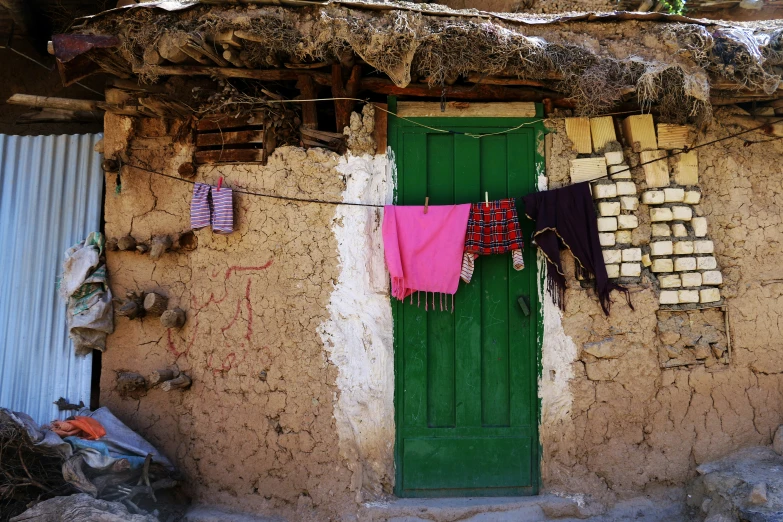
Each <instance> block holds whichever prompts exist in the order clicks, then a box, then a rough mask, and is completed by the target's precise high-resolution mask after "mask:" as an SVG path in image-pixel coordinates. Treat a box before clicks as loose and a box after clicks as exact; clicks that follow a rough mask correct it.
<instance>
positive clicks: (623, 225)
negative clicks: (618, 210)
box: [617, 214, 639, 230]
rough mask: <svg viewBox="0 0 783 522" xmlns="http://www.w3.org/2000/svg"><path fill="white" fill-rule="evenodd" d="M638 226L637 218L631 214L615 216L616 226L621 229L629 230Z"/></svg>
mask: <svg viewBox="0 0 783 522" xmlns="http://www.w3.org/2000/svg"><path fill="white" fill-rule="evenodd" d="M638 226H639V218H637V217H636V216H634V215H631V214H623V215H622V216H617V228H619V229H622V230H630V229H634V228H636V227H638Z"/></svg>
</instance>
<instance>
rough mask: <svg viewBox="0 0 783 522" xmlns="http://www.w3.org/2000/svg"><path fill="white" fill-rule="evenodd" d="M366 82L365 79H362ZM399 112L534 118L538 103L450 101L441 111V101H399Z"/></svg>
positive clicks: (416, 114) (431, 115)
mask: <svg viewBox="0 0 783 522" xmlns="http://www.w3.org/2000/svg"><path fill="white" fill-rule="evenodd" d="M362 82H363V83H364V80H362ZM397 114H399V115H400V116H403V117H405V118H416V117H444V116H448V117H454V116H456V117H493V118H533V117H535V115H536V104H535V103H530V102H507V103H473V102H448V103H446V112H440V103H439V102H402V101H401V102H399V103H398V104H397Z"/></svg>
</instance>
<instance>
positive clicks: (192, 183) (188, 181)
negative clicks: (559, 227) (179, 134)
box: [120, 98, 783, 208]
mask: <svg viewBox="0 0 783 522" xmlns="http://www.w3.org/2000/svg"><path fill="white" fill-rule="evenodd" d="M336 99H340V98H336ZM343 99H355V98H343ZM286 101H288V100H286ZM296 101H315V100H296ZM360 101H361V100H360ZM382 110H383V109H382ZM387 112H389V111H387ZM389 114H392V115H394V116H395V117H398V116H396V115H395V114H394V113H392V112H389ZM542 121H543V120H542ZM782 122H783V118H781V119H779V120H775V121H772V122H769V123H765V124H764V125H759V126H758V127H754V128H751V129H746V130H744V131H742V132H737V133H735V134H729V135H728V136H724V137H722V138H717V139H714V140H712V141H708V142H705V143H700V144H699V145H695V146H693V147H687V148H685V149H683V150H681V151H677V152H674V153H673V154H672V155H671V156H677V155H680V154H683V153H686V152H690V151H692V150H696V149H700V148H702V147H706V146H708V145H714V144H715V143H719V142H722V141H725V140H728V139H731V138H736V137H738V136H742V135H743V134H747V133H749V132H753V131H757V130H761V129H763V128H764V127H766V126H768V125H775V124H777V123H782ZM414 123H415V122H414ZM754 143H765V142H754ZM671 156H668V155H667V156H662V157H660V158H655V159H652V160H649V161H645V162H642V163H639V165H638V166H640V167H641V166H643V165H649V164H650V163H654V162H656V161H662V160H668V158H670V157H671ZM123 166H125V167H131V168H134V169H137V170H141V171H143V172H147V173H149V174H155V175H158V176H163V177H165V178H169V179H173V180H175V181H182V182H184V183H189V184H191V185H195V184H196V183H197V182H196V181H191V180H189V179H183V178H180V177H177V176H172V175H170V174H165V173H163V172H158V171H156V170H151V169H147V168H145V167H141V166H139V165H132V164H130V163H122V164H121V167H120V168H122V167H123ZM630 170H631V167H630V166H629V167H626V168H625V169H624V170H620V171H617V172H614V173H612V175H616V174H619V173H620V172H627V171H630ZM607 177H609V174H608V173H607V174H604V175H603V176H599V177H597V178H594V179H591V180H589V181H595V180H597V179H602V178H607ZM227 188H231V187H227ZM231 190H232V191H234V192H236V193H238V194H246V195H248V196H259V197H264V198H270V199H278V200H283V201H294V202H300V203H320V204H323V205H347V206H352V207H368V208H382V207H384V206H385V205H373V204H371V203H354V202H349V201H329V200H320V199H308V198H292V197H288V196H279V195H276V194H265V193H262V192H253V191H250V190H244V189H239V188H231Z"/></svg>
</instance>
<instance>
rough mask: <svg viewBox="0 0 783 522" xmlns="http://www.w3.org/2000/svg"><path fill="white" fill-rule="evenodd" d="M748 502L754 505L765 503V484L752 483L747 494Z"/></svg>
mask: <svg viewBox="0 0 783 522" xmlns="http://www.w3.org/2000/svg"><path fill="white" fill-rule="evenodd" d="M748 502H750V503H751V504H753V505H755V506H762V505H764V504H766V503H767V485H766V484H764V483H763V482H759V483H758V484H753V487H752V488H751V490H750V493H749V494H748Z"/></svg>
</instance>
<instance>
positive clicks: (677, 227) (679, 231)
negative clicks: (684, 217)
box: [672, 223, 688, 237]
mask: <svg viewBox="0 0 783 522" xmlns="http://www.w3.org/2000/svg"><path fill="white" fill-rule="evenodd" d="M672 234H674V237H687V236H688V229H687V228H685V225H683V224H682V223H674V224H673V225H672Z"/></svg>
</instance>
